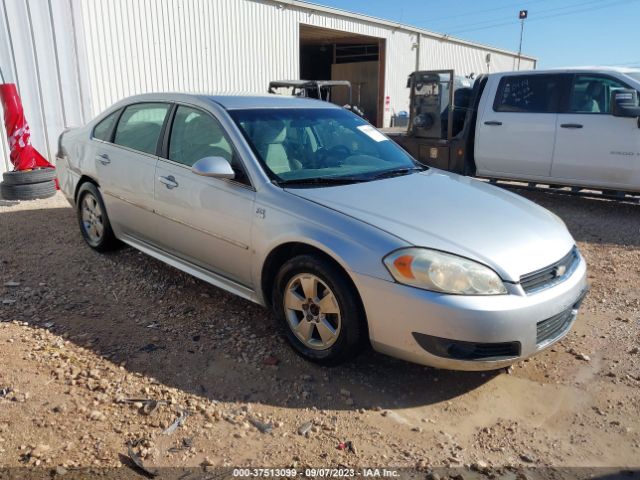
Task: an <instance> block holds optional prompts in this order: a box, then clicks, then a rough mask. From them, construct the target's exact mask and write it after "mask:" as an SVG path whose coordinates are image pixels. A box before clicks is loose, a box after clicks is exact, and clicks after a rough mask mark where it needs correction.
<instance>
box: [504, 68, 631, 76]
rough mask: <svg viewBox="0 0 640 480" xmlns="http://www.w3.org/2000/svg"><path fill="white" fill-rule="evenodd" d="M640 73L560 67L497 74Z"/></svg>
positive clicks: (621, 70)
mask: <svg viewBox="0 0 640 480" xmlns="http://www.w3.org/2000/svg"><path fill="white" fill-rule="evenodd" d="M585 72H588V73H611V72H613V73H640V69H638V68H629V67H611V66H606V67H603V66H585V67H561V68H548V69H545V70H528V71H527V70H520V71H517V72H498V73H500V74H514V73H516V74H532V73H533V74H537V75H539V74H545V73H585Z"/></svg>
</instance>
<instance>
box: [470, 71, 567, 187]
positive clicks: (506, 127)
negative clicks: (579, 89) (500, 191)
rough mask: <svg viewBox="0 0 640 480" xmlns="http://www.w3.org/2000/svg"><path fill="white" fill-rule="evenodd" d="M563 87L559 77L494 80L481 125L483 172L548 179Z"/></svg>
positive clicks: (482, 110) (478, 148)
mask: <svg viewBox="0 0 640 480" xmlns="http://www.w3.org/2000/svg"><path fill="white" fill-rule="evenodd" d="M559 97H560V86H559V81H558V79H556V78H555V76H554V75H513V76H504V77H502V78H501V79H500V80H499V81H498V79H495V80H494V81H493V82H491V80H490V82H489V84H488V85H487V88H486V89H485V92H484V93H483V96H482V102H481V104H480V115H479V116H478V124H477V126H476V138H475V140H476V141H475V161H476V166H477V168H478V173H479V174H481V175H491V176H494V175H495V176H499V177H507V178H525V179H526V178H535V177H537V178H541V177H548V176H549V174H550V171H551V162H552V159H553V148H554V144H555V136H556V120H557V113H555V112H557V102H558V99H559Z"/></svg>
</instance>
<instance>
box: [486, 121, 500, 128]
mask: <svg viewBox="0 0 640 480" xmlns="http://www.w3.org/2000/svg"><path fill="white" fill-rule="evenodd" d="M484 124H485V125H491V126H496V127H497V126H500V125H502V122H498V121H496V120H489V121H488V122H484Z"/></svg>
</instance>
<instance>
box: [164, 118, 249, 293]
mask: <svg viewBox="0 0 640 480" xmlns="http://www.w3.org/2000/svg"><path fill="white" fill-rule="evenodd" d="M211 156H216V157H224V158H225V159H227V160H228V161H229V163H231V164H232V166H233V167H234V170H235V171H236V178H235V179H234V180H223V179H218V178H210V177H203V176H200V175H196V174H195V173H193V172H192V171H191V166H192V165H193V164H194V163H195V162H196V161H198V160H200V159H201V158H204V157H211ZM167 157H168V158H160V159H159V161H158V165H157V168H156V174H155V183H156V186H155V192H156V195H155V198H156V207H155V208H156V214H157V215H158V218H159V223H160V225H161V229H162V232H163V233H162V235H161V236H160V237H159V241H160V242H163V244H162V248H163V249H165V250H167V251H169V252H171V253H173V254H174V255H176V256H178V257H181V258H183V259H184V260H186V261H188V262H190V263H193V264H195V265H198V266H200V267H202V268H205V269H207V270H210V271H212V272H214V273H217V274H218V275H222V276H224V277H226V278H228V279H230V280H233V281H235V282H237V283H239V284H241V285H244V286H246V287H249V288H252V287H253V282H252V278H251V258H252V254H251V250H250V235H251V223H252V221H253V218H254V208H253V204H254V199H255V191H254V190H253V188H252V187H251V185H250V183H249V181H248V179H247V177H246V175H245V173H244V169H243V167H242V165H241V163H240V162H239V160H238V157H237V155H236V154H235V152H234V150H233V148H232V146H231V143H230V142H229V141H228V140H227V138H226V136H225V134H224V131H223V128H222V126H221V125H220V123H219V122H218V121H217V120H216V119H215V118H213V116H211V114H209V113H208V112H205V111H203V110H200V109H196V108H192V107H188V106H184V105H179V106H178V107H177V109H176V111H175V115H174V118H173V123H172V126H171V130H170V135H169V146H168V152H167Z"/></svg>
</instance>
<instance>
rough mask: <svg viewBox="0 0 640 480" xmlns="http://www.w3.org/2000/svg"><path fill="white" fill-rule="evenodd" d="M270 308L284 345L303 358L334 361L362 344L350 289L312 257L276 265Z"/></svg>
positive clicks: (360, 317) (361, 322)
mask: <svg viewBox="0 0 640 480" xmlns="http://www.w3.org/2000/svg"><path fill="white" fill-rule="evenodd" d="M273 308H274V312H275V314H276V316H277V317H278V319H279V320H280V322H281V324H282V325H283V328H284V331H285V333H286V336H287V339H288V340H289V343H290V344H291V345H292V346H293V348H294V349H295V351H296V352H297V353H298V354H300V355H301V356H302V357H304V358H306V359H307V360H311V361H313V362H317V363H322V364H325V365H336V364H339V363H342V362H344V361H346V360H349V359H350V358H352V357H354V356H355V355H357V354H358V353H359V352H360V350H361V349H362V347H363V346H364V345H365V343H366V335H367V333H366V331H367V330H366V321H365V318H364V313H363V311H362V307H361V305H360V301H359V296H358V293H357V291H356V289H355V287H354V286H353V285H352V284H351V282H350V281H349V279H348V278H347V277H346V275H345V274H344V273H343V272H342V271H341V270H340V269H339V268H338V267H336V266H335V265H333V264H331V263H329V262H326V261H323V260H322V259H321V258H320V257H316V256H313V255H300V256H297V257H295V258H292V259H291V260H289V261H288V262H287V263H285V264H284V265H283V266H282V268H281V269H280V271H279V273H278V275H277V278H276V282H275V286H274V292H273Z"/></svg>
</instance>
